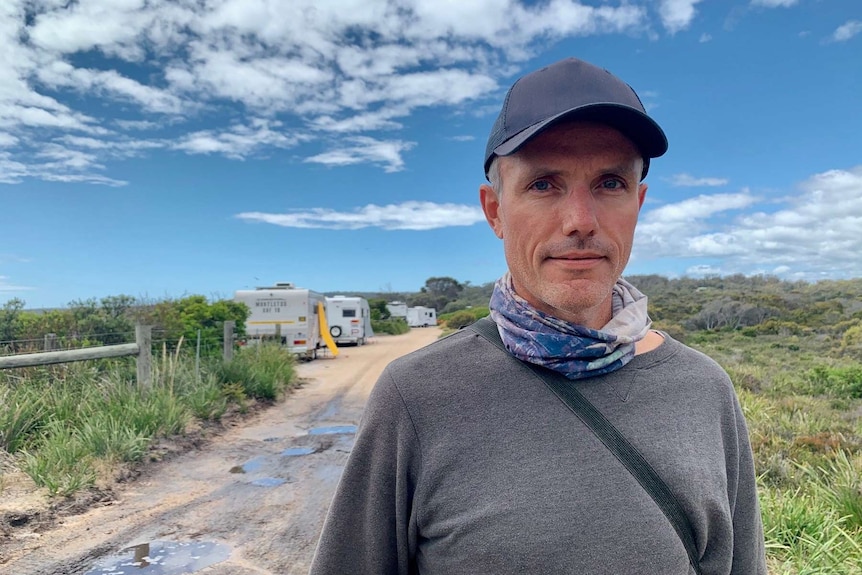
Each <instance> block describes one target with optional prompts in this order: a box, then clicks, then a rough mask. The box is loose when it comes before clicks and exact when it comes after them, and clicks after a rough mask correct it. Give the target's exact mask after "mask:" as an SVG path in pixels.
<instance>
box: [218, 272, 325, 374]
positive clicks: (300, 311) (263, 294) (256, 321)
mask: <svg viewBox="0 0 862 575" xmlns="http://www.w3.org/2000/svg"><path fill="white" fill-rule="evenodd" d="M233 299H234V301H237V302H242V303H244V304H245V305H247V306H248V308H249V309H250V310H251V315H250V316H249V317H248V319H247V320H246V322H245V331H246V334H247V335H248V338H249V341H250V342H259V341H261V340H265V339H270V340H276V341H280V342H281V343H282V344H283V345H284V346H286V347H287V348H288V349H289V350H290V351H291V352H292V353H294V354H296V355H297V356H299V357H300V358H303V359H314V358H316V357H317V350H318V349H320V348H322V347H324V346H326V345H327V344H328V342H326V339H328V337H329V334H328V333H326V332H325V331H322V330H321V319H322V320H323V325H324V326H325V325H326V317H325V311H324V310H325V306H326V299H325V297H324V295H323V294H321V293H318V292H316V291H312V290H310V289H305V288H298V287H296V286H295V285H294V284H292V283H288V282H284V283H277V284H275V285H274V286H270V287H259V288H256V289H253V290H239V291H237V292H235V293H234V298H233ZM321 314H323V317H321ZM331 347H332V348H333V353H335V354H337V350H335V349H334V348H335V346H334V344H333V345H332V346H331Z"/></svg>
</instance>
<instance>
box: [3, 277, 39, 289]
mask: <svg viewBox="0 0 862 575" xmlns="http://www.w3.org/2000/svg"><path fill="white" fill-rule="evenodd" d="M32 289H33V288H31V287H28V286H18V285H13V284H10V283H9V278H8V277H6V276H0V292H13V293H14V292H20V291H30V290H32Z"/></svg>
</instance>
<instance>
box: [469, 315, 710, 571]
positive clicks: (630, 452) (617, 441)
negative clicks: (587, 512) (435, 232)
mask: <svg viewBox="0 0 862 575" xmlns="http://www.w3.org/2000/svg"><path fill="white" fill-rule="evenodd" d="M470 328H471V329H472V330H473V331H475V332H476V333H478V334H479V335H481V336H483V337H484V338H485V339H487V340H488V341H490V342H491V343H493V344H494V345H496V346H497V347H499V348H500V349H502V350H503V351H505V352H506V353H509V352H508V350H507V349H506V347H505V346H504V345H503V341H502V340H501V339H500V333H499V332H498V331H497V324H496V323H494V321H493V320H491V318H487V317H486V318H482V319H480V320H479V321H477V322H475V323H474V324H472V325H471V326H470ZM521 363H522V364H523V365H525V366H527V367H529V368H530V369H531V370H532V371H533V373H535V374H536V375H537V376H539V378H540V379H541V380H542V381H544V382H545V384H546V385H547V386H548V387H549V388H550V389H551V391H552V392H554V395H556V396H557V397H558V398H560V400H562V401H563V403H565V404H566V406H568V408H569V409H571V410H572V412H573V413H574V414H575V415H577V416H578V418H579V419H580V420H581V421H583V422H584V424H585V425H586V426H587V427H589V428H590V430H592V432H593V433H595V434H596V436H597V437H598V438H599V439H600V440H601V442H602V443H604V444H605V446H606V447H607V448H608V449H609V450H610V452H611V453H613V454H614V456H615V457H616V458H617V459H619V460H620V462H621V463H622V464H623V465H624V466H625V468H626V469H628V470H629V472H630V473H631V474H632V475H633V476H634V477H635V479H637V480H638V483H640V484H641V486H642V487H643V488H644V490H646V492H647V493H649V495H650V497H652V498H653V500H655V502H656V504H657V505H658V507H659V509H661V511H662V513H664V514H665V517H667V519H668V521H670V523H671V525H673V528H674V530H676V533H677V535H679V538H680V540H681V541H682V544H683V545H684V546H685V550H686V552H687V553H688V559H689V562H690V563H691V566H692V567H693V568H694V571H695V573H697V574H698V575H700V573H701V568H700V563H699V561H698V555H697V546H696V545H695V543H694V535H693V530H692V528H691V524H690V523H689V521H688V516H686V514H685V511H683V509H682V506H681V505H680V503H679V501H677V499H676V497H675V496H674V495H673V493H672V492H671V490H670V488H669V487H668V486H667V484H666V483H665V482H664V480H662V478H661V477H659V475H658V473H656V471H655V469H653V468H652V466H651V465H650V464H649V463H648V462H647V460H646V459H644V457H643V455H641V453H640V452H639V451H638V450H637V449H636V448H635V447H634V446H633V445H632V444H631V443H629V441H628V440H627V439H626V438H625V436H623V435H622V434H621V433H620V432H619V430H617V428H616V427H614V425H613V424H612V423H611V422H610V421H608V420H607V419H606V418H605V416H604V415H602V413H601V412H600V411H599V410H598V409H596V408H595V406H594V405H593V404H592V403H590V402H589V400H588V399H587V398H586V397H584V396H583V394H582V393H581V392H580V391H578V389H577V386H575V385H572V382H571V381H569V380H568V379H567V378H566V377H565V376H563V375H560V374H559V373H557V372H555V371H552V370H549V369H545V368H543V367H540V366H538V365H535V364H532V363H529V362H524V361H522V362H521Z"/></svg>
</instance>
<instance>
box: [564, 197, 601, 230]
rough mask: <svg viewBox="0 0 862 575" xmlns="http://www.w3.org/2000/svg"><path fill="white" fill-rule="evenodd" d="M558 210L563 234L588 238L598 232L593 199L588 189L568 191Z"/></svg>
mask: <svg viewBox="0 0 862 575" xmlns="http://www.w3.org/2000/svg"><path fill="white" fill-rule="evenodd" d="M559 209H560V218H561V221H562V226H563V229H562V231H563V234H565V235H567V236H571V235H576V236H581V237H588V236H591V235H592V234H594V233H595V232H596V230H598V228H599V221H598V217H597V213H596V203H595V198H594V197H593V194H592V193H591V191H590V190H589V189H572V190H569V192H568V193H567V194H566V195H565V196H564V197H563V199H562V201H561V204H560V206H559Z"/></svg>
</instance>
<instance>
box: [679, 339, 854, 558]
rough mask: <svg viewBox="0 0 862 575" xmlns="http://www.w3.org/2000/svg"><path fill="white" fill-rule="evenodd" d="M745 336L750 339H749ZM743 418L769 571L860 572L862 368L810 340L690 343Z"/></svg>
mask: <svg viewBox="0 0 862 575" xmlns="http://www.w3.org/2000/svg"><path fill="white" fill-rule="evenodd" d="M746 340H747V341H746ZM692 343H693V345H694V346H695V347H698V348H699V349H701V350H702V351H704V352H705V353H707V354H709V355H711V356H712V357H714V358H715V359H716V360H718V361H719V363H721V364H722V365H723V366H724V367H725V369H726V370H727V371H728V373H729V374H730V376H731V379H732V380H733V382H734V385H735V386H736V388H737V392H738V395H739V398H740V403H741V405H742V408H743V412H744V413H745V416H746V419H747V421H748V424H749V433H750V435H751V442H752V448H753V450H754V456H755V468H756V471H757V473H758V485H759V493H760V502H761V508H762V515H763V523H764V529H765V533H766V543H767V559H768V563H769V572H770V574H771V575H803V574H804V575H832V574H834V575H862V400H860V399H859V398H860V397H862V394H860V390H862V366H859V365H858V364H855V363H853V361H852V360H847V359H842V358H835V357H831V356H830V354H829V353H828V350H827V349H826V348H825V347H824V346H823V343H822V342H821V341H819V340H817V339H815V338H814V337H811V338H803V337H798V336H793V337H790V338H781V337H778V336H775V337H756V338H751V337H746V338H744V339H743V338H741V337H739V335H738V334H736V333H724V334H710V335H709V337H703V338H701V339H700V340H699V341H695V342H692Z"/></svg>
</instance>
